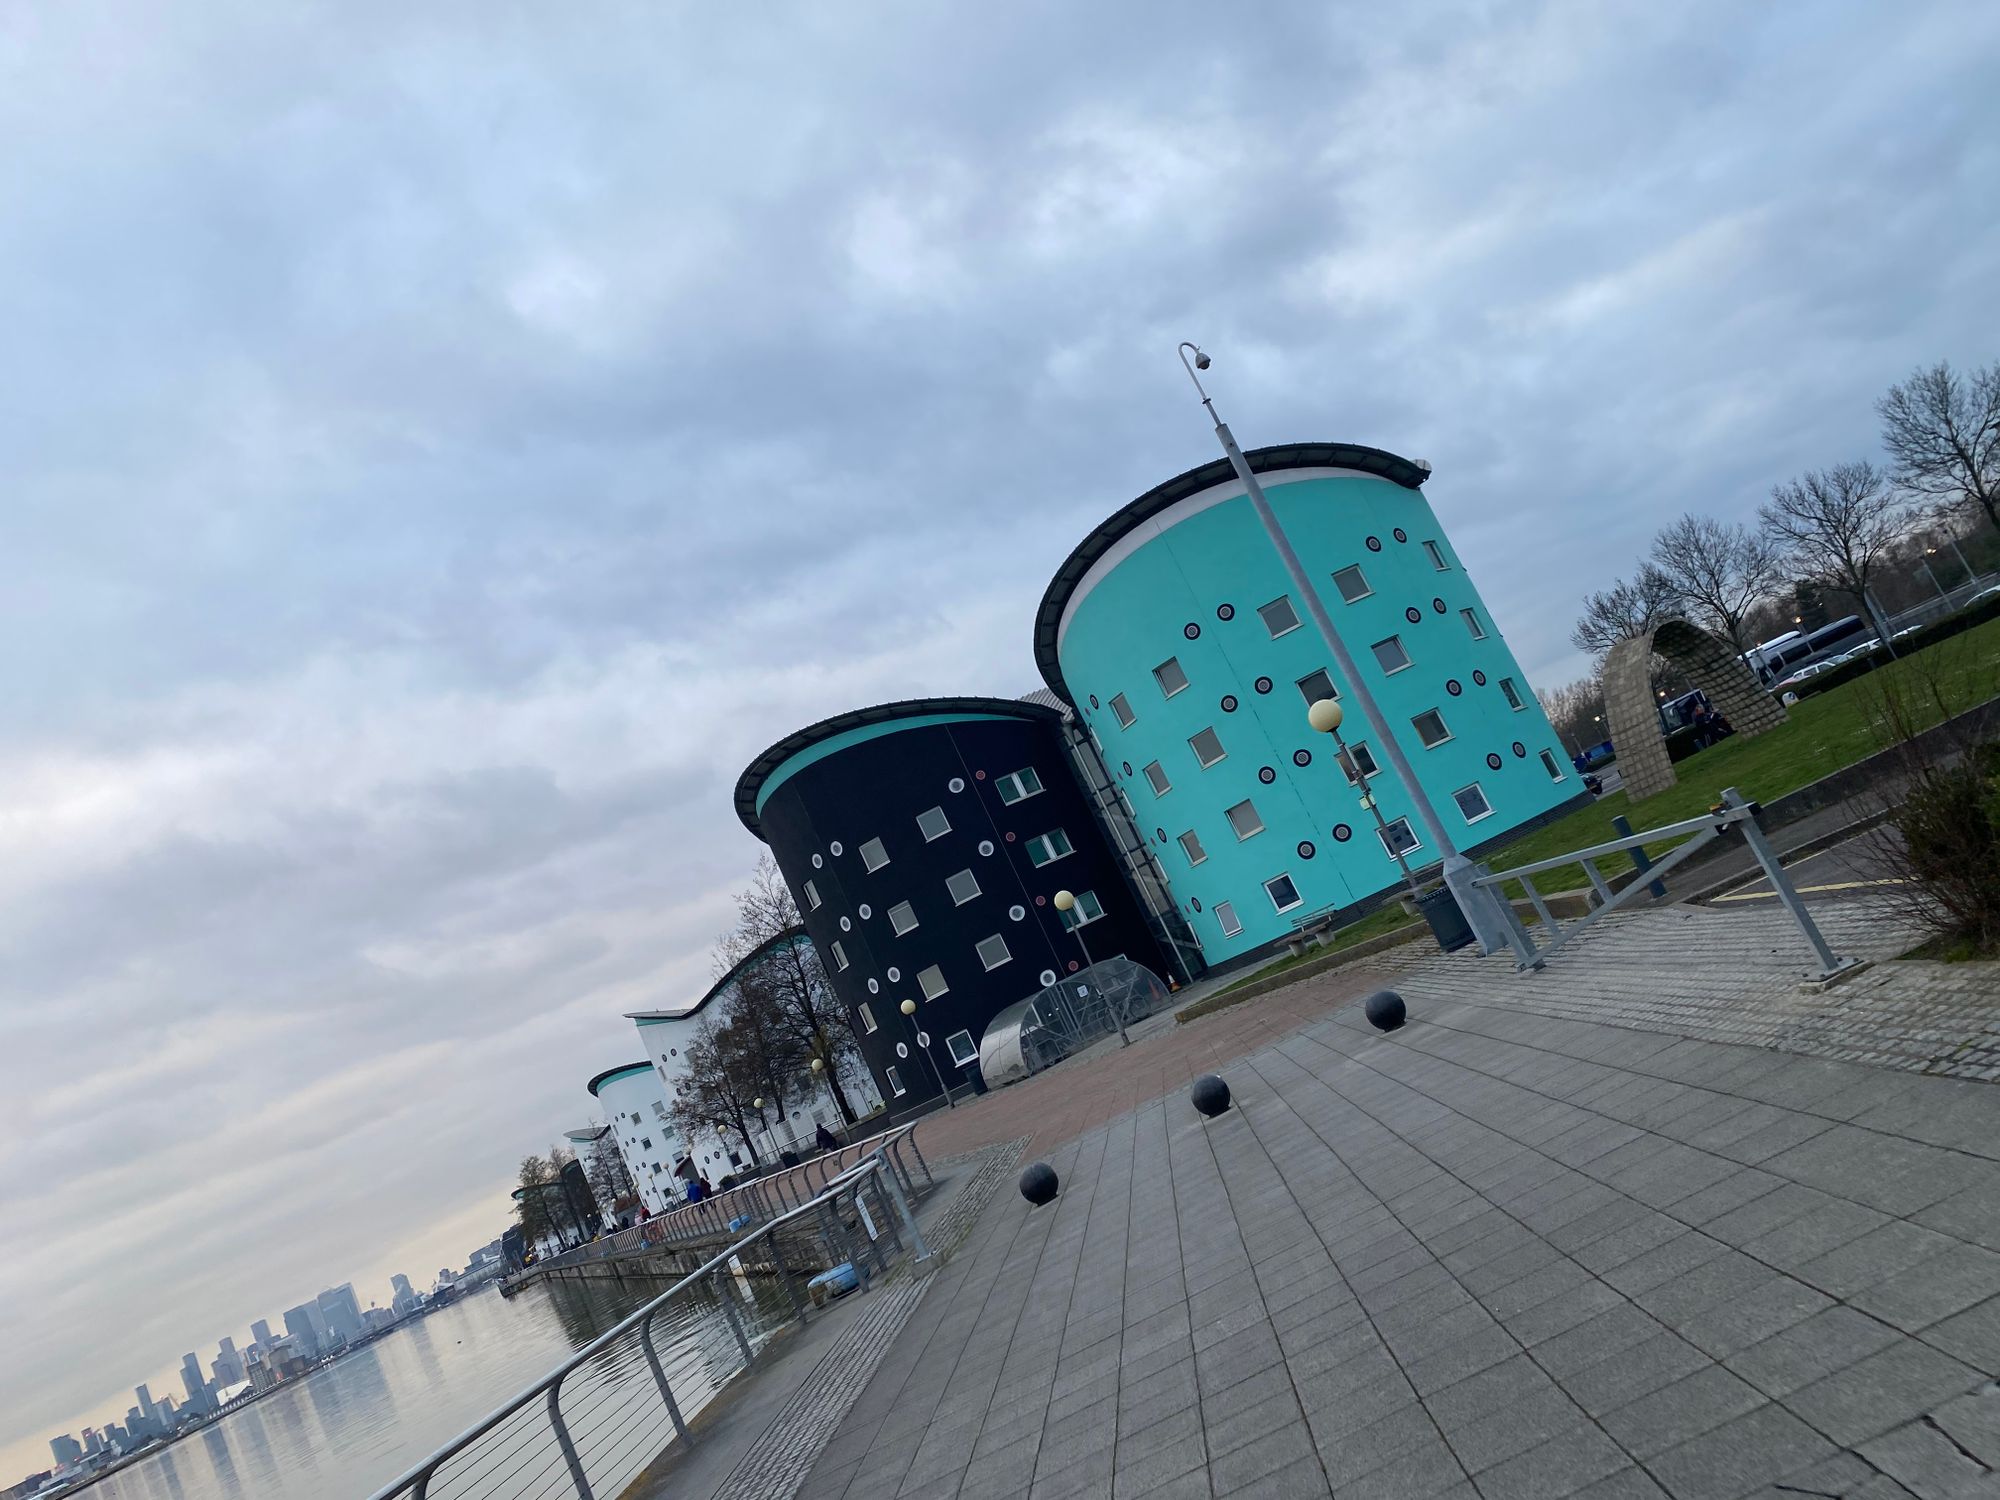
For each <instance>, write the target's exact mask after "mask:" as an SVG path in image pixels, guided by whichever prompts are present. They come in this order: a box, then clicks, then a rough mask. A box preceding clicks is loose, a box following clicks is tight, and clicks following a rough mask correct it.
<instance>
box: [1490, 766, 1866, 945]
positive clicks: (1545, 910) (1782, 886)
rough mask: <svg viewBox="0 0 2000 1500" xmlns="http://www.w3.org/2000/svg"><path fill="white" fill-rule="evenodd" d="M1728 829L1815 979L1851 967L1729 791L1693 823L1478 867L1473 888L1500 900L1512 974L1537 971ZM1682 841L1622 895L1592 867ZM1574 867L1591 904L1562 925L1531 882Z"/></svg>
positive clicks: (1746, 808)
mask: <svg viewBox="0 0 2000 1500" xmlns="http://www.w3.org/2000/svg"><path fill="white" fill-rule="evenodd" d="M1732 828H1734V829H1737V830H1739V831H1740V832H1741V833H1742V835H1743V842H1744V843H1745V844H1747V845H1748V846H1749V848H1750V852H1751V854H1753V855H1754V856H1755V857H1756V860H1757V863H1758V865H1759V866H1761V867H1762V869H1763V871H1764V878H1765V879H1767V880H1768V881H1770V882H1771V889H1772V890H1773V891H1774V892H1776V893H1777V897H1778V900H1779V902H1780V903H1782V904H1783V906H1784V908H1785V910H1786V911H1787V912H1789V913H1791V917H1792V920H1793V921H1794V922H1796V923H1797V924H1798V927H1799V931H1800V933H1801V934H1802V935H1803V936H1804V937H1805V939H1806V941H1807V942H1808V943H1809V944H1811V946H1812V950H1813V953H1814V954H1815V955H1816V956H1817V957H1818V959H1819V964H1820V972H1819V978H1821V979H1823V980H1824V979H1831V978H1833V977H1834V976H1835V975H1836V974H1840V973H1842V972H1844V971H1846V970H1848V969H1851V968H1854V967H1855V966H1856V964H1857V963H1858V962H1859V961H1858V960H1856V959H1852V958H1842V957H1841V956H1840V955H1839V954H1837V953H1835V952H1834V951H1833V949H1832V948H1830V947H1829V946H1827V941H1826V938H1825V937H1824V936H1822V935H1821V933H1820V930H1819V924H1818V923H1816V922H1815V921H1813V919H1812V914H1811V913H1810V912H1808V911H1807V910H1806V904H1805V902H1804V901H1802V900H1800V899H1799V893H1798V891H1797V890H1795V889H1794V888H1793V886H1792V882H1791V877H1790V876H1788V875H1786V874H1785V868H1784V866H1783V865H1781V864H1780V863H1779V862H1778V856H1777V854H1776V853H1775V852H1774V851H1773V850H1772V848H1771V845H1770V843H1769V841H1767V840H1766V839H1765V837H1764V830H1763V829H1761V828H1759V827H1758V826H1757V809H1756V808H1755V807H1754V806H1753V805H1752V804H1751V803H1749V802H1747V801H1745V800H1744V797H1743V794H1742V793H1741V792H1739V791H1737V790H1736V788H1735V787H1733V786H1732V787H1725V788H1724V789H1723V792H1722V801H1721V802H1720V803H1718V804H1717V805H1716V806H1714V807H1712V808H1710V809H1709V810H1708V811H1707V812H1705V813H1703V814H1702V815H1701V816H1700V817H1698V818H1684V819H1682V820H1681V821H1680V822H1678V823H1668V824H1665V825H1664V826H1662V827H1659V828H1648V829H1644V830H1643V831H1641V832H1639V833H1633V834H1627V835H1625V836H1623V837H1620V838H1615V839H1610V840H1608V841H1606V842H1605V843H1602V844H1592V845H1591V846H1590V847H1589V848H1587V849H1572V850H1571V851H1570V852H1569V853H1567V854H1558V855H1555V856H1553V857H1551V858H1549V859H1538V860H1536V861H1534V862H1533V863H1532V864H1525V865H1516V866H1514V868H1513V869H1511V870H1495V871H1491V872H1488V871H1487V870H1485V869H1483V868H1482V869H1480V871H1479V873H1478V875H1477V876H1476V877H1475V878H1474V880H1473V882H1472V883H1473V884H1474V885H1475V886H1482V887H1484V888H1486V889H1488V890H1490V891H1492V892H1493V893H1494V895H1496V896H1498V897H1500V900H1499V901H1498V902H1497V903H1496V904H1497V905H1498V906H1499V908H1500V910H1501V911H1502V912H1503V913H1504V914H1505V917H1506V924H1507V933H1506V936H1507V942H1508V946H1509V947H1511V948H1512V949H1513V950H1514V959H1515V965H1514V966H1515V968H1516V970H1520V969H1539V968H1541V967H1542V966H1543V965H1544V964H1545V963H1547V962H1548V959H1549V955H1550V954H1552V953H1554V952H1555V951H1556V950H1557V949H1558V948H1560V947H1562V945H1563V944H1564V943H1567V942H1568V941H1569V940H1570V939H1571V938H1574V937H1576V936H1577V935H1578V934H1579V933H1582V932H1583V931H1584V930H1585V929H1587V928H1588V927H1590V926H1591V924H1592V923H1594V922H1596V921H1597V920H1598V919H1599V918H1600V917H1604V916H1608V915H1610V914H1611V913H1612V912H1614V911H1616V910H1618V908H1619V907H1621V906H1625V905H1627V904H1629V903H1631V902H1633V901H1636V900H1637V899H1638V898H1639V897H1640V896H1641V895H1643V894H1645V893H1646V892H1647V890H1648V889H1651V890H1655V891H1657V890H1659V889H1661V885H1660V882H1661V880H1662V878H1663V877H1665V876H1666V875H1667V874H1668V872H1670V871H1671V870H1673V868H1674V867H1675V866H1676V865H1679V864H1680V863H1681V862H1682V861H1683V860H1686V859H1687V858H1689V857H1690V856H1691V855H1693V854H1694V853H1695V852H1696V851H1697V850H1700V849H1703V848H1706V847H1707V846H1708V845H1710V844H1712V843H1714V842H1715V841H1716V840H1717V839H1719V838H1721V837H1722V836H1723V834H1725V833H1727V832H1728V831H1729V830H1730V829H1732ZM1683 837H1684V838H1686V839H1687V842H1686V843H1684V844H1682V845H1680V847H1678V848H1677V849H1675V850H1673V851H1672V852H1671V853H1669V854H1667V855H1665V856H1664V857H1662V858H1660V859H1658V860H1655V861H1653V862H1652V863H1651V864H1650V865H1642V866H1640V871H1641V873H1640V875H1639V878H1637V879H1635V880H1633V881H1631V882H1630V883H1629V884H1628V885H1626V887H1625V888H1624V889H1623V890H1620V891H1616V892H1614V891H1613V890H1612V889H1611V885H1610V882H1609V881H1607V880H1606V879H1605V878H1604V872H1603V871H1601V870H1599V869H1598V868H1597V864H1596V861H1597V860H1599V859H1602V858H1603V857H1604V856H1606V855H1608V854H1631V853H1633V852H1635V851H1637V852H1638V853H1639V854H1641V855H1642V856H1643V853H1644V846H1645V845H1646V844H1651V843H1658V842H1659V841H1661V840H1662V839H1670V838H1683ZM1576 864H1580V865H1582V866H1583V873H1584V875H1585V876H1586V877H1587V878H1588V879H1589V881H1590V885H1591V890H1592V891H1593V892H1594V893H1595V895H1596V898H1597V900H1596V905H1594V906H1593V907H1592V908H1591V909H1590V911H1589V912H1587V913H1586V914H1585V915H1584V916H1582V917H1579V918H1578V919H1577V920H1576V921H1574V922H1572V923H1570V924H1569V925H1568V926H1567V927H1564V926H1562V925H1561V924H1560V923H1558V922H1557V921H1556V919H1555V917H1554V915H1553V914H1552V913H1551V912H1550V911H1549V907H1548V903H1547V902H1546V901H1544V900H1543V899H1542V893H1541V892H1540V891H1538V890H1536V889H1535V882H1534V878H1533V877H1534V876H1536V875H1539V874H1542V873H1543V872H1545V871H1548V870H1559V869H1562V868H1563V867H1564V866H1566V865H1576ZM1510 880H1518V881H1520V882H1521V887H1522V889H1523V890H1524V891H1526V892H1527V897H1528V901H1529V902H1530V904H1532V905H1533V907H1534V908H1535V915H1536V916H1538V917H1539V918H1541V924H1542V925H1541V931H1542V933H1543V935H1544V937H1545V939H1546V941H1544V942H1542V943H1540V944H1539V945H1538V944H1537V943H1536V941H1535V939H1534V937H1533V935H1532V934H1530V933H1529V931H1528V929H1527V927H1526V925H1524V924H1523V923H1522V921H1521V918H1520V916H1519V915H1518V914H1517V913H1516V912H1515V910H1514V907H1513V903H1512V902H1510V901H1508V900H1507V899H1506V892H1505V890H1504V889H1503V887H1504V886H1505V885H1506V883H1507V882H1508V881H1510Z"/></svg>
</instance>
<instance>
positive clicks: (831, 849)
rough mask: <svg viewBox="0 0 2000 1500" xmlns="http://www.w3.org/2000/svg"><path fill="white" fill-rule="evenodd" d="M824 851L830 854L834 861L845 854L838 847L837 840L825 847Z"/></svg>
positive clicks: (843, 850) (838, 841)
mask: <svg viewBox="0 0 2000 1500" xmlns="http://www.w3.org/2000/svg"><path fill="white" fill-rule="evenodd" d="M826 850H827V853H829V854H831V855H832V856H833V857H834V858H835V859H839V858H840V856H841V855H843V854H845V853H846V852H847V851H846V850H845V849H843V848H841V847H840V840H839V839H835V840H834V841H833V842H832V843H830V844H828V845H827V846H826Z"/></svg>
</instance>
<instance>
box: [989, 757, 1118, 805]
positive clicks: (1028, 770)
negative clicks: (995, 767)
mask: <svg viewBox="0 0 2000 1500" xmlns="http://www.w3.org/2000/svg"><path fill="white" fill-rule="evenodd" d="M1098 748H1099V749H1102V748H1103V747H1102V746H1099V747H1098ZM993 784H994V785H995V786H996V787H998V788H999V789H1000V800H1001V801H1002V802H1004V803H1005V804H1006V805H1007V806H1009V807H1012V806H1013V805H1014V804H1015V803H1016V802H1019V801H1022V800H1023V799H1024V798H1028V797H1032V796H1034V795H1035V793H1037V792H1039V791H1040V790H1041V789H1042V778H1041V777H1039V776H1037V775H1036V774H1035V768H1034V767H1033V766H1023V767H1022V768H1021V769H1020V770H1018V771H1010V772H1008V773H1007V774H1006V775H1005V776H1002V777H1001V778H1000V779H999V780H998V781H996V782H994V783H993Z"/></svg>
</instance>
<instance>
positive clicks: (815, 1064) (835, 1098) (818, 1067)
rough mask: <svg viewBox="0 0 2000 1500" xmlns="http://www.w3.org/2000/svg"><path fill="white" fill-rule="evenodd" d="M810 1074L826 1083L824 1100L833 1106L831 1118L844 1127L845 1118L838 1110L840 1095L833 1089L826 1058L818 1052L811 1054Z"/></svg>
mask: <svg viewBox="0 0 2000 1500" xmlns="http://www.w3.org/2000/svg"><path fill="white" fill-rule="evenodd" d="M812 1075H813V1077H814V1078H817V1079H818V1080H819V1081H820V1082H821V1083H823V1084H825V1085H826V1102H827V1103H829V1104H831V1105H832V1106H833V1118H834V1119H835V1120H836V1121H838V1122H839V1123H840V1125H841V1126H842V1128H845V1127H846V1125H847V1120H846V1117H845V1116H843V1115H842V1114H841V1112H840V1096H839V1095H837V1094H835V1093H834V1091H833V1075H832V1074H831V1073H829V1072H828V1071H827V1068H826V1059H825V1058H823V1057H821V1056H820V1055H819V1054H818V1053H814V1054H813V1060H812Z"/></svg>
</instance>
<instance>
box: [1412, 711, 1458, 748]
mask: <svg viewBox="0 0 2000 1500" xmlns="http://www.w3.org/2000/svg"><path fill="white" fill-rule="evenodd" d="M1410 723H1411V725H1412V726H1413V727H1414V728H1415V729H1416V731H1417V738H1418V739H1419V740H1420V741H1422V743H1423V746H1424V748H1425V749H1426V750H1428V749H1430V748H1431V747H1432V746H1433V745H1442V744H1443V743H1444V742H1445V741H1446V740H1448V739H1450V738H1451V731H1450V730H1449V729H1446V728H1445V727H1444V718H1443V716H1442V715H1440V714H1439V713H1438V711H1437V710H1436V709H1434V708H1427V709H1425V710H1424V711H1423V712H1422V713H1420V714H1418V715H1417V716H1416V717H1415V718H1413V719H1411V720H1410Z"/></svg>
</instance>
